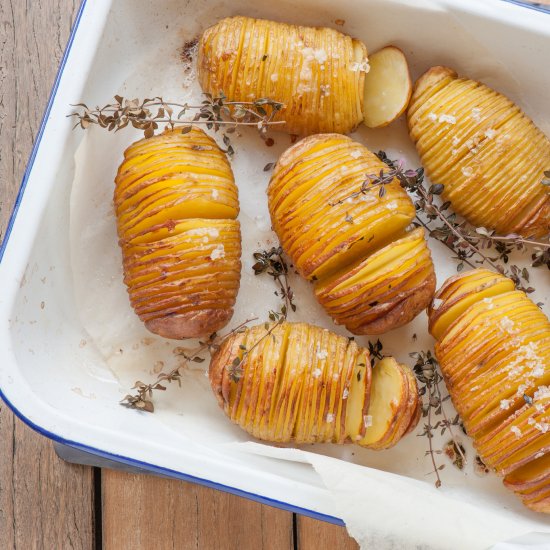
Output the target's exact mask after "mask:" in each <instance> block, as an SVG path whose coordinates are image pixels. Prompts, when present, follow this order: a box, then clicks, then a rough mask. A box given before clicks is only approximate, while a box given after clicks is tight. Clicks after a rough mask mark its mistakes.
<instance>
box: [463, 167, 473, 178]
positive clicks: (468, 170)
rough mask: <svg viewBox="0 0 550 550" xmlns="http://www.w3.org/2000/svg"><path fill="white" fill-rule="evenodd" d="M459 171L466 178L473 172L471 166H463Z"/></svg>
mask: <svg viewBox="0 0 550 550" xmlns="http://www.w3.org/2000/svg"><path fill="white" fill-rule="evenodd" d="M461 172H462V174H463V175H464V176H466V177H467V178H469V177H470V176H471V175H472V174H473V173H474V171H473V170H472V168H470V166H463V167H462V169H461Z"/></svg>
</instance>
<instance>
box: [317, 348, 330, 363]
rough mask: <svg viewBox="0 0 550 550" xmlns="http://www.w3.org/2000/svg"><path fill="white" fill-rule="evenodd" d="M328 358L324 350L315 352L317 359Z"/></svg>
mask: <svg viewBox="0 0 550 550" xmlns="http://www.w3.org/2000/svg"><path fill="white" fill-rule="evenodd" d="M327 357H328V351H327V350H326V349H324V350H317V359H321V360H323V359H326V358H327Z"/></svg>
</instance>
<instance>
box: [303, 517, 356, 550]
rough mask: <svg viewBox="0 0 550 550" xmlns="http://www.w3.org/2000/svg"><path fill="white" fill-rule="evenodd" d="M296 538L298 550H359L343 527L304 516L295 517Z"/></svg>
mask: <svg viewBox="0 0 550 550" xmlns="http://www.w3.org/2000/svg"><path fill="white" fill-rule="evenodd" d="M296 538H297V541H296V542H297V546H298V548H299V549H300V550H321V549H323V548H331V549H337V550H359V545H358V544H357V542H355V539H352V538H351V537H350V536H349V535H348V533H347V531H346V529H345V528H344V527H340V526H339V525H332V524H330V523H325V522H321V521H318V520H316V519H312V518H308V517H306V516H297V519H296Z"/></svg>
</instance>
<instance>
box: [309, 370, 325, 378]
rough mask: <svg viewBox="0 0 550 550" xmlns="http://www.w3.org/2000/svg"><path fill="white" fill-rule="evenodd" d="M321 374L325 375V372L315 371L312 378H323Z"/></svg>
mask: <svg viewBox="0 0 550 550" xmlns="http://www.w3.org/2000/svg"><path fill="white" fill-rule="evenodd" d="M321 374H323V371H322V370H321V369H315V370H314V371H313V372H312V373H311V376H313V378H319V376H321Z"/></svg>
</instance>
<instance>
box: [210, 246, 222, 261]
mask: <svg viewBox="0 0 550 550" xmlns="http://www.w3.org/2000/svg"><path fill="white" fill-rule="evenodd" d="M220 258H225V248H224V246H223V244H219V245H218V246H216V248H214V250H212V252H210V259H212V260H218V259H220Z"/></svg>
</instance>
